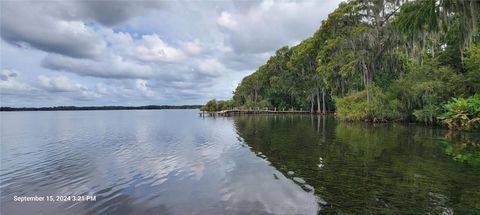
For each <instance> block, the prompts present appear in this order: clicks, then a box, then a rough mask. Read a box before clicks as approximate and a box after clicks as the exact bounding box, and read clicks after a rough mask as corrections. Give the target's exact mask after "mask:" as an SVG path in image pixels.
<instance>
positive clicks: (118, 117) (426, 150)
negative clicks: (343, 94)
mask: <svg viewBox="0 0 480 215" xmlns="http://www.w3.org/2000/svg"><path fill="white" fill-rule="evenodd" d="M0 117H1V119H0V122H1V128H0V129H1V130H0V131H1V148H0V149H1V163H0V164H1V168H0V180H1V184H0V189H1V195H0V198H1V208H0V209H1V214H181V215H183V214H317V212H318V211H319V213H320V214H332V213H333V214H339V213H340V214H428V213H430V214H441V213H445V214H451V213H455V214H479V213H480V167H478V166H477V164H478V161H480V160H477V159H479V158H480V156H479V153H478V150H476V148H475V147H476V146H478V144H479V143H480V134H478V133H469V134H451V133H448V132H447V131H446V130H444V129H438V128H431V127H425V126H418V125H398V124H382V125H377V126H373V125H367V124H363V123H357V124H353V123H340V122H337V121H336V120H335V119H333V118H331V117H326V118H325V117H323V118H322V117H317V116H288V115H278V116H272V115H270V116H266V115H263V116H241V117H230V118H212V117H206V118H201V117H199V116H198V111H197V110H147V111H131V110H130V111H68V112H9V113H6V112H2V113H0ZM472 147H473V148H472ZM35 195H37V196H54V198H55V197H56V196H72V195H74V196H95V197H96V201H85V202H77V201H56V202H48V201H43V202H17V201H14V196H35Z"/></svg>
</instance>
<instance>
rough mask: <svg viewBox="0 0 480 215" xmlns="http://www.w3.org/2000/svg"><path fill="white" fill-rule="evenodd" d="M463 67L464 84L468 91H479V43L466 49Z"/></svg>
mask: <svg viewBox="0 0 480 215" xmlns="http://www.w3.org/2000/svg"><path fill="white" fill-rule="evenodd" d="M465 68H466V70H467V73H466V74H465V77H466V82H467V83H466V84H467V86H468V87H469V90H470V93H475V92H480V45H476V46H473V47H471V48H469V49H468V50H467V53H466V57H465Z"/></svg>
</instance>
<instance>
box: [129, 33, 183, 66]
mask: <svg viewBox="0 0 480 215" xmlns="http://www.w3.org/2000/svg"><path fill="white" fill-rule="evenodd" d="M133 55H134V56H136V57H137V58H138V59H140V60H144V61H155V62H170V63H173V62H179V61H181V60H183V59H185V55H184V54H183V52H182V51H180V50H178V49H175V48H173V47H171V46H169V45H168V44H166V43H165V42H163V40H162V39H160V37H159V36H158V35H156V34H152V35H143V36H142V39H141V40H140V41H138V42H137V45H136V46H135V47H134V48H133Z"/></svg>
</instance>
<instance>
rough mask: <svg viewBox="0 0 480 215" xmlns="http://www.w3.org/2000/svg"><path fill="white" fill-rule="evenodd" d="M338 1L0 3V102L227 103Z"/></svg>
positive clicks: (48, 0) (5, 0) (313, 27)
mask: <svg viewBox="0 0 480 215" xmlns="http://www.w3.org/2000/svg"><path fill="white" fill-rule="evenodd" d="M339 3H340V0H308V1H293V0H292V1H287V0H283V1H272V0H263V1H260V0H259V1H254V0H249V1H228V0H222V1H193V0H190V1H173V0H168V1H155V0H136V1H126V0H119V1H114V0H99V1H93V0H83V1H81V0H77V1H65V0H35V1H34V0H30V1H26V0H1V1H0V10H1V13H0V28H1V29H0V36H1V41H0V51H1V53H0V56H1V58H0V59H1V60H0V106H10V107H37V106H61V105H76V106H90V105H94V106H97V105H134V106H140V105H150V104H155V105H181V104H204V103H205V102H206V101H208V100H210V99H212V98H216V99H229V98H231V97H232V92H233V91H234V90H235V88H236V86H237V85H238V84H239V83H240V82H241V80H242V78H243V77H245V76H247V75H249V74H251V73H253V72H255V70H256V69H257V68H258V67H259V66H260V65H262V64H264V63H265V62H266V61H267V60H268V58H269V57H270V56H272V55H273V54H274V53H275V51H276V50H277V49H279V48H281V47H283V46H286V45H288V46H293V45H296V44H298V43H299V42H300V41H302V40H304V39H305V38H307V37H309V36H311V35H313V33H314V32H315V31H316V30H317V29H318V28H319V27H320V25H321V21H322V20H324V19H326V17H327V16H328V14H329V13H330V12H332V11H333V10H334V9H335V8H336V7H337V6H338V4H339Z"/></svg>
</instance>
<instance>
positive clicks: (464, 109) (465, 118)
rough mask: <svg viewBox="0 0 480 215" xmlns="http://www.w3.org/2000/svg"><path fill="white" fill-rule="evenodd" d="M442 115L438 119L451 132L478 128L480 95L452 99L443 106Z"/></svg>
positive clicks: (479, 122) (479, 121)
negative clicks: (451, 130)
mask: <svg viewBox="0 0 480 215" xmlns="http://www.w3.org/2000/svg"><path fill="white" fill-rule="evenodd" d="M443 110H444V113H443V114H442V115H441V116H440V117H439V119H440V120H442V122H443V123H445V124H447V125H448V128H449V129H453V130H470V129H474V128H480V95H479V94H476V95H474V96H471V97H469V98H466V99H465V98H454V99H453V100H451V101H450V102H448V103H447V104H445V105H443Z"/></svg>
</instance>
